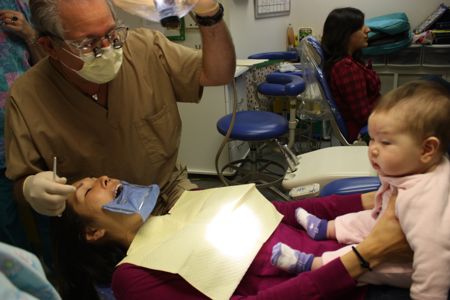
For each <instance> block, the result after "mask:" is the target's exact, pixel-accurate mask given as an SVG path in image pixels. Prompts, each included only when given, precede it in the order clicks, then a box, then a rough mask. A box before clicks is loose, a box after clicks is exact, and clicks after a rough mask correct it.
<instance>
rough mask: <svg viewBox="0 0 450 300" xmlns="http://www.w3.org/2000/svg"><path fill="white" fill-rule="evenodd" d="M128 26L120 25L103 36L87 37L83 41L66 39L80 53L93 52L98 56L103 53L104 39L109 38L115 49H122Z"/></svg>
mask: <svg viewBox="0 0 450 300" xmlns="http://www.w3.org/2000/svg"><path fill="white" fill-rule="evenodd" d="M127 35H128V27H125V26H119V27H116V28H114V29H112V30H111V31H109V32H108V33H107V34H105V35H104V36H102V37H95V38H85V39H84V40H82V41H73V40H64V42H66V44H67V45H69V46H71V47H72V48H75V49H77V50H78V51H79V52H80V55H86V54H89V53H93V54H94V57H96V58H98V57H101V56H102V55H103V50H102V44H103V41H104V40H108V42H109V44H110V45H112V47H113V48H114V49H120V48H122V47H123V44H124V43H125V41H126V40H127Z"/></svg>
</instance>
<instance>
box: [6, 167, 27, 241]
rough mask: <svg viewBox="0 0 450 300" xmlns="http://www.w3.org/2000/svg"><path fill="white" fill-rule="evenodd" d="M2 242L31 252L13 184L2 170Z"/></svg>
mask: <svg viewBox="0 0 450 300" xmlns="http://www.w3.org/2000/svg"><path fill="white" fill-rule="evenodd" d="M0 241H1V242H5V243H8V244H10V245H14V246H17V247H20V248H23V249H26V250H30V249H31V247H30V244H29V242H28V241H27V238H26V235H25V229H24V227H23V226H22V224H21V222H20V220H19V215H18V212H17V204H16V201H14V198H13V183H12V181H11V180H9V179H8V178H6V176H5V169H0Z"/></svg>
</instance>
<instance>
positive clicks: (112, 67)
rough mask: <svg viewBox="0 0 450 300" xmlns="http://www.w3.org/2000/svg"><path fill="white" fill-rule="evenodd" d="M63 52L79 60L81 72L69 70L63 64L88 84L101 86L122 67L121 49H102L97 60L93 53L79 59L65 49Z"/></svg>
mask: <svg viewBox="0 0 450 300" xmlns="http://www.w3.org/2000/svg"><path fill="white" fill-rule="evenodd" d="M62 49H64V48H62ZM64 50H65V51H66V52H67V53H70V54H71V55H73V56H75V57H77V58H79V59H81V60H82V61H83V62H84V64H83V67H82V68H81V70H78V71H77V70H74V69H72V68H70V67H69V66H67V65H66V64H64V63H63V64H64V65H65V66H66V67H68V68H69V69H71V70H72V71H74V72H76V73H77V74H78V75H80V76H81V77H83V78H84V79H86V80H88V81H90V82H94V83H98V84H102V83H106V82H109V81H111V80H113V79H114V77H116V75H117V73H118V72H119V70H120V66H121V65H122V60H123V51H122V48H120V49H114V48H113V47H112V46H108V47H106V48H102V50H103V53H102V56H100V57H98V58H95V56H94V53H88V54H82V56H81V57H79V56H76V55H75V54H73V53H72V52H70V51H68V50H66V49H64ZM61 63H62V62H61Z"/></svg>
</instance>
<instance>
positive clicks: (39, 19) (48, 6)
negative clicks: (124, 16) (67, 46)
mask: <svg viewBox="0 0 450 300" xmlns="http://www.w3.org/2000/svg"><path fill="white" fill-rule="evenodd" d="M59 1H64V0H30V11H31V22H32V23H33V26H34V28H35V29H36V30H37V31H38V32H39V34H40V35H54V36H57V37H60V38H63V37H64V29H63V26H62V23H61V19H60V17H59V10H58V8H59V5H58V4H59ZM105 1H106V3H107V4H108V6H109V8H110V10H111V14H112V16H113V18H114V20H116V13H115V11H114V7H113V5H112V4H111V1H110V0H105Z"/></svg>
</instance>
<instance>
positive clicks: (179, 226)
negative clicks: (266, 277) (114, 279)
mask: <svg viewBox="0 0 450 300" xmlns="http://www.w3.org/2000/svg"><path fill="white" fill-rule="evenodd" d="M282 218H283V216H282V215H281V214H280V213H279V212H278V211H277V210H276V209H275V207H274V206H273V205H272V204H271V203H270V202H269V201H268V200H267V199H266V198H265V197H264V196H263V195H261V193H260V192H259V191H258V190H257V189H256V187H255V185H254V184H248V185H239V186H230V187H224V188H215V189H208V190H204V191H188V192H184V193H183V194H182V195H181V197H180V199H179V200H178V201H177V203H176V204H175V206H174V207H173V208H172V209H171V210H170V212H169V214H167V215H164V216H158V217H150V218H149V219H148V220H147V222H146V223H145V224H144V225H143V226H142V227H141V228H140V229H139V231H138V233H137V234H136V237H135V238H134V240H133V242H132V243H131V246H130V248H129V250H128V253H127V256H126V257H125V258H124V259H123V260H122V261H121V262H120V263H125V262H126V263H131V264H134V265H138V266H141V267H145V268H149V269H154V270H160V271H165V272H170V273H178V274H179V275H180V276H182V277H183V278H184V279H185V280H186V281H188V282H189V283H190V284H191V285H192V286H194V287H195V288H196V289H198V290H199V291H201V292H202V293H203V294H205V295H206V296H208V297H210V298H212V299H229V298H230V297H231V295H232V294H233V292H234V290H235V289H236V287H237V286H238V284H239V282H240V281H241V279H242V277H243V276H244V274H245V272H246V271H247V269H248V267H249V266H250V264H251V262H252V261H253V259H254V258H255V256H256V254H257V253H258V251H259V249H260V248H261V246H262V244H263V243H264V242H265V241H266V240H267V239H268V238H269V236H270V235H271V234H272V233H273V231H274V230H275V228H276V227H277V226H278V224H279V223H280V221H281V219H282Z"/></svg>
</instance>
